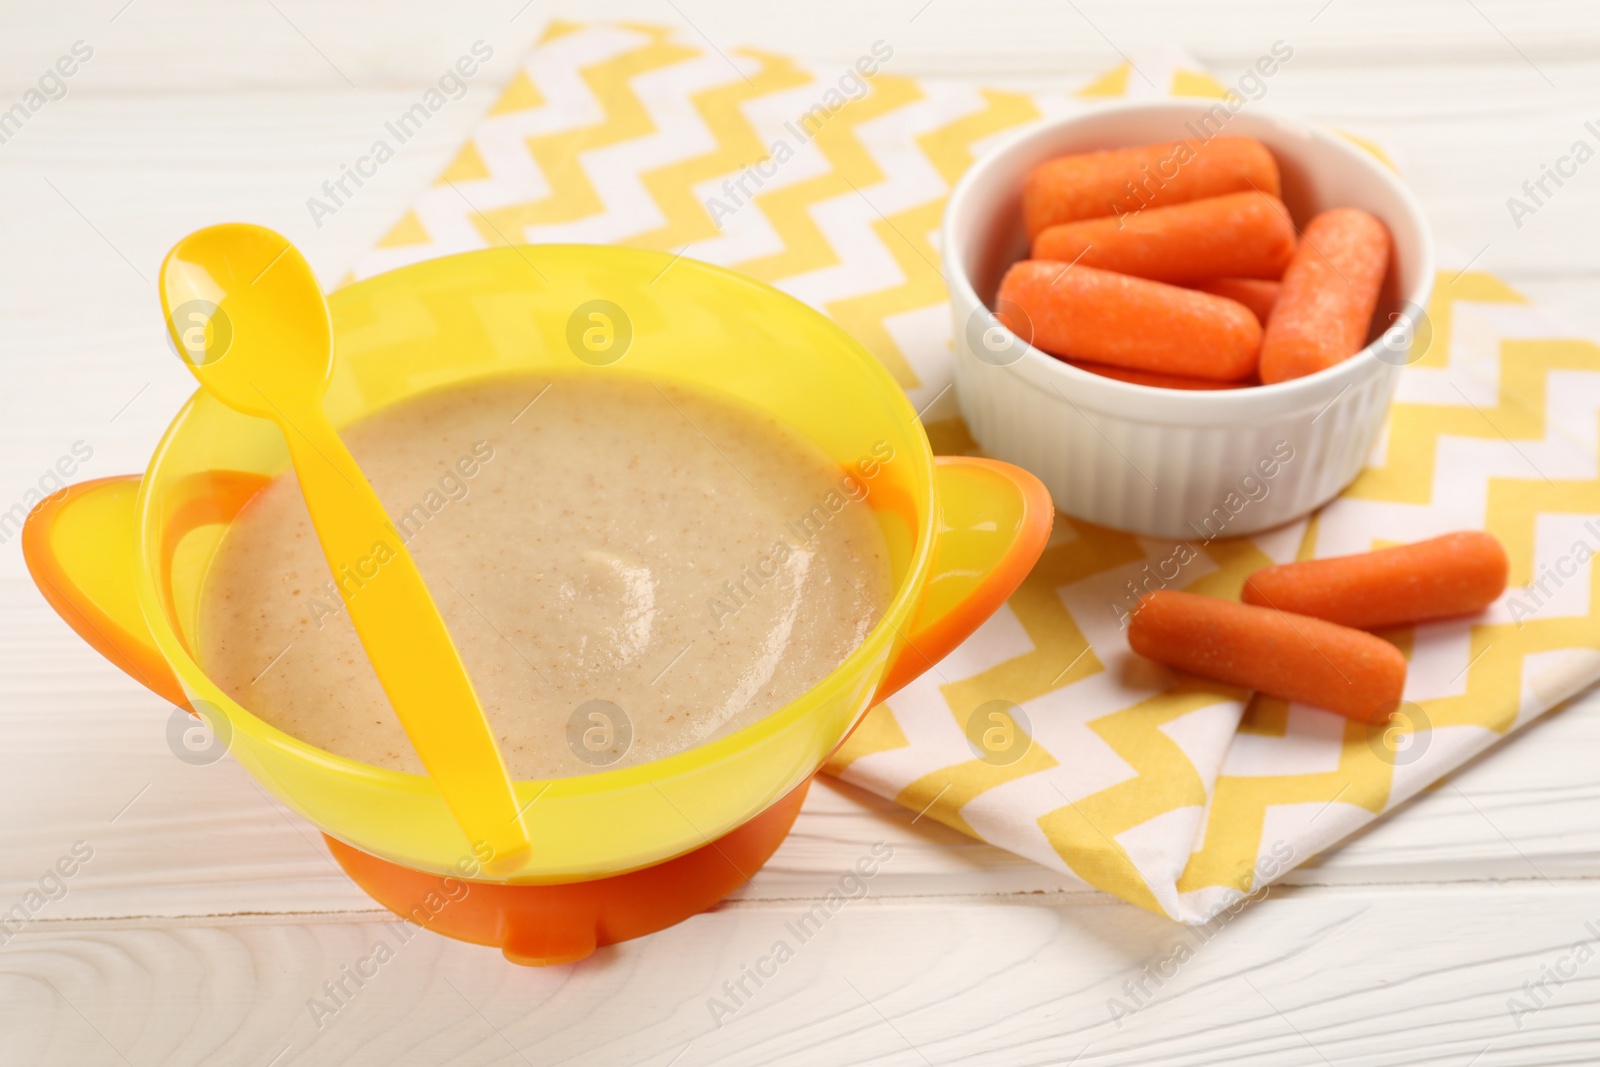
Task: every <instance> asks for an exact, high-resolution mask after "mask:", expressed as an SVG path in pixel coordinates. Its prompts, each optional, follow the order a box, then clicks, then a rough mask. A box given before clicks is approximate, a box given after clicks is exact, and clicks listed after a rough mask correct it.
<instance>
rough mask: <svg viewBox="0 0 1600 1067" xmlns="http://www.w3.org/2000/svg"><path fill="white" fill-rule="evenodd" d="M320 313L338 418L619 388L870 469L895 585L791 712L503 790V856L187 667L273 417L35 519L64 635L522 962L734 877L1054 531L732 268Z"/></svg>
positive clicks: (428, 289)
mask: <svg viewBox="0 0 1600 1067" xmlns="http://www.w3.org/2000/svg"><path fill="white" fill-rule="evenodd" d="M329 306H330V308H331V312H332V322H333V335H334V341H335V353H336V354H335V361H334V368H333V373H332V378H331V381H330V383H329V386H328V389H327V392H326V395H325V397H324V400H323V406H324V409H325V411H326V413H327V416H328V418H329V420H330V421H331V422H332V424H333V425H334V426H335V427H342V426H345V425H348V424H349V423H351V422H353V421H355V420H357V419H360V418H362V417H363V416H366V415H369V414H371V413H373V412H374V411H377V410H379V409H381V408H384V407H387V406H389V405H391V404H395V403H397V402H400V401H403V400H406V399H408V398H410V397H413V396H416V395H417V394H420V393H423V392H427V391H429V390H433V389H438V388H441V387H446V386H452V385H457V384H461V383H464V382H468V381H473V380H480V379H485V378H492V377H497V376H511V375H526V374H530V373H534V374H539V373H542V374H557V373H559V374H564V375H592V376H605V375H613V376H624V377H642V378H649V379H653V380H656V381H661V382H672V383H676V384H680V385H682V386H685V387H689V388H693V389H698V390H703V391H707V392H713V393H720V394H723V395H724V396H727V397H730V398H733V399H735V400H740V401H744V402H746V403H749V404H753V405H755V406H757V407H759V408H761V409H763V410H765V411H767V412H769V413H771V414H772V415H774V416H775V417H777V418H779V419H780V420H782V421H784V422H786V423H788V424H789V425H790V426H792V427H793V428H795V429H796V430H798V431H799V432H801V433H803V434H805V435H806V436H807V437H809V438H810V439H811V440H812V441H814V442H815V443H816V444H817V445H818V446H820V447H821V448H822V449H823V450H824V451H826V452H827V453H828V454H829V455H831V456H832V457H833V458H834V459H835V460H836V461H837V462H838V463H839V464H840V465H841V467H845V468H853V467H854V465H855V464H856V463H857V461H858V460H860V459H861V458H862V457H869V456H874V455H876V456H882V455H884V454H886V453H887V454H890V455H891V456H892V458H891V459H889V460H888V461H887V462H884V463H883V464H882V466H881V469H880V470H879V471H878V473H877V474H876V476H875V477H874V478H873V479H872V482H871V487H870V492H869V495H868V497H867V500H868V501H869V503H870V504H871V506H872V508H873V512H874V515H875V516H876V518H877V520H878V522H879V523H880V525H881V527H882V529H883V531H884V534H885V537H886V539H887V542H888V545H889V549H890V562H891V568H892V572H893V575H892V578H893V584H894V589H895V593H894V596H893V599H892V600H891V602H890V603H889V606H888V608H887V610H886V611H885V612H884V616H883V618H882V620H881V621H880V622H879V624H878V626H877V627H876V628H875V629H873V631H872V632H871V633H870V634H869V635H868V637H867V638H866V640H865V641H864V642H863V643H862V645H861V646H860V647H859V648H858V649H857V650H856V651H855V652H854V653H853V654H852V655H851V656H850V657H849V658H848V659H846V660H845V661H844V662H843V663H842V664H840V665H839V667H838V668H837V669H836V670H834V671H833V672H832V673H831V674H829V675H828V676H827V677H826V678H824V679H823V680H822V681H821V682H819V683H818V684H817V685H816V686H815V687H813V688H812V689H811V690H809V691H808V692H807V693H805V695H803V696H802V697H800V698H799V699H797V700H795V701H794V702H793V703H791V704H789V705H787V706H785V707H783V708H780V709H779V710H778V711H776V712H774V713H772V714H771V715H769V716H767V717H766V718H764V719H762V720H760V721H758V722H756V723H754V724H752V725H750V726H748V727H745V728H744V729H742V730H740V731H738V732H736V733H733V734H730V735H728V736H726V737H722V738H718V739H716V740H712V741H709V742H706V743H704V744H701V745H699V746H697V747H695V748H692V749H689V750H687V751H684V752H680V753H678V754H676V755H672V756H668V757H665V758H663V759H659V760H655V761H653V762H650V763H645V764H640V765H636V766H629V767H623V768H619V769H614V770H605V771H599V772H597V773H593V774H587V775H583V776H578V777H569V778H556V779H552V780H549V781H518V782H515V783H514V789H515V793H516V801H517V806H518V808H519V810H520V811H521V812H522V818H523V821H524V823H525V825H526V828H527V833H528V840H529V843H530V847H529V848H528V850H527V851H526V853H522V854H519V855H517V856H514V857H509V859H510V861H511V862H509V863H507V862H506V861H507V859H508V857H505V856H500V857H496V856H494V855H493V849H492V848H491V847H487V846H486V845H485V842H484V841H483V840H482V839H481V837H480V838H476V839H475V838H473V837H469V836H468V834H467V833H466V832H464V831H463V829H462V828H461V826H460V825H459V824H458V822H457V820H456V819H455V817H453V815H452V813H451V809H450V808H449V806H448V805H447V804H446V803H445V800H444V797H443V795H442V794H441V792H440V790H439V788H438V787H437V786H436V785H435V783H434V782H433V780H432V779H430V778H428V777H426V776H423V775H413V774H405V773H401V772H398V771H391V770H384V769H380V768H377V767H373V766H369V765H367V764H363V763H358V762H356V761H354V760H350V759H346V758H343V757H340V756H336V755H333V754H332V753H329V752H326V751H323V750H321V749H318V748H314V747H312V746H311V745H308V744H306V743H305V742H302V741H300V740H298V739H296V738H294V737H291V736H289V735H288V734H285V733H283V732H281V731H279V730H276V729H274V728H273V727H271V726H269V725H267V724H266V723H265V722H263V721H262V720H261V719H258V718H257V717H256V716H255V715H253V714H252V713H251V712H250V710H249V709H248V708H246V707H243V706H241V705H240V704H238V703H236V702H234V701H233V700H232V699H230V698H229V697H228V696H227V694H225V693H224V692H223V691H222V690H221V689H220V688H219V687H218V686H217V685H215V684H214V683H213V682H212V681H211V679H210V678H209V677H207V675H206V673H205V671H204V670H203V669H202V668H201V666H200V664H198V663H197V662H196V660H195V649H196V648H197V641H196V621H197V617H198V610H197V609H198V605H199V602H200V593H201V588H202V585H203V583H204V579H205V575H206V572H207V568H208V567H209V565H210V563H211V560H212V558H213V556H214V554H215V551H216V548H217V545H218V544H219V542H220V541H221V538H222V534H223V532H224V531H225V530H226V528H227V524H228V523H229V522H230V521H231V520H232V519H233V517H234V516H235V515H237V514H238V512H239V511H240V510H241V509H242V508H243V507H244V506H245V505H246V504H247V503H248V502H249V500H250V498H251V497H252V496H253V495H254V494H255V493H256V492H257V491H258V490H259V489H260V488H261V487H262V486H263V485H265V484H266V483H267V481H268V480H270V479H271V478H272V477H273V476H274V475H277V474H279V473H280V472H282V471H283V470H284V469H285V468H286V467H287V465H288V463H289V456H288V453H287V451H286V447H285V444H284V438H283V436H282V435H281V434H280V433H279V432H278V430H277V429H276V428H275V427H274V426H273V425H272V424H271V423H270V422H268V421H266V420H264V419H261V418H254V417H251V416H248V415H244V414H240V413H239V412H237V411H234V410H231V409H229V408H227V407H224V406H223V405H222V404H220V403H218V402H217V401H216V400H214V399H212V398H211V397H210V396H208V395H206V394H204V393H197V394H195V395H194V396H193V397H191V398H190V400H189V401H188V402H187V403H186V404H185V405H184V407H183V409H182V410H181V411H179V413H178V415H177V417H176V418H175V419H174V420H173V422H172V425H171V426H170V427H169V428H168V430H167V433H166V435H165V437H164V438H163V439H162V441H161V444H160V446H159V447H158V448H157V449H156V453H155V455H154V457H152V459H151V461H150V465H149V468H148V469H147V470H146V471H145V473H144V474H143V476H137V475H135V476H128V477H124V478H110V479H101V480H99V481H97V482H89V483H83V484H80V485H76V486H72V487H70V488H68V489H66V490H64V491H62V492H61V493H59V494H57V495H55V496H54V497H52V498H50V499H49V500H46V501H45V502H43V503H41V504H40V505H39V506H38V507H37V508H36V509H35V510H34V512H33V514H32V515H31V516H30V517H29V520H28V524H27V527H26V528H25V530H24V536H23V549H24V553H25V555H26V557H27V561H28V566H29V569H30V571H31V572H32V574H33V576H34V579H35V581H36V582H37V584H38V586H39V588H40V590H41V591H42V592H43V593H44V595H45V597H46V598H47V599H48V600H49V602H50V603H51V604H52V606H54V607H55V608H56V610H57V611H58V612H59V613H60V614H61V615H62V617H63V618H65V619H66V620H67V621H68V623H70V624H71V625H72V627H73V628H74V629H75V630H76V631H77V632H78V633H79V634H80V635H81V636H82V637H83V638H84V639H85V640H87V641H88V642H89V643H90V644H91V645H93V646H94V647H95V648H96V649H98V650H99V651H100V652H101V653H103V654H104V655H105V656H106V657H107V658H109V659H110V660H111V661H112V662H114V663H116V664H117V665H118V666H119V667H121V668H123V669H124V670H125V671H127V672H128V673H129V674H131V675H132V676H133V677H134V678H136V679H138V680H139V681H141V682H143V683H144V684H145V685H146V686H148V687H149V688H151V689H152V690H154V691H155V692H157V693H159V694H160V695H162V696H164V697H166V698H167V699H168V700H171V701H172V702H174V703H176V704H180V705H182V706H185V707H187V708H189V709H190V710H192V711H196V712H198V713H200V714H201V715H202V717H204V718H206V719H207V720H208V721H209V722H210V724H211V726H212V728H213V729H214V730H215V731H216V732H217V734H218V736H219V737H224V738H226V739H227V740H228V743H229V746H230V751H231V752H232V753H233V755H234V756H235V757H236V758H237V759H238V760H239V761H240V763H242V764H243V765H244V766H245V768H246V769H248V770H249V771H250V773H251V774H253V775H254V776H255V777H256V778H257V779H258V780H259V781H260V782H261V783H262V784H263V785H264V786H265V787H266V788H267V789H269V790H271V791H272V793H273V794H274V795H275V796H277V797H279V798H280V799H281V800H283V801H284V803H286V804H288V805H290V806H291V807H293V808H294V809H295V810H296V811H297V812H299V813H300V814H301V815H303V816H304V817H305V818H307V819H309V820H311V821H312V822H313V823H315V824H316V825H317V826H318V827H320V828H321V829H322V830H323V832H324V833H325V834H326V835H327V837H328V839H329V846H330V848H331V849H332V851H333V853H334V855H335V857H336V858H337V859H338V860H339V862H340V863H341V864H342V865H343V866H344V868H345V869H346V871H348V872H349V873H350V874H351V876H352V877H353V878H355V880H356V881H357V882H358V883H359V884H361V885H362V886H363V888H365V889H367V891H368V892H370V893H371V894H372V895H373V896H374V897H376V898H377V899H378V900H379V901H380V902H381V903H383V904H384V905H385V906H387V907H389V908H391V909H393V910H394V911H396V912H397V913H399V914H401V915H404V916H406V917H408V918H411V919H413V920H414V921H416V922H419V923H421V924H422V925H425V926H427V927H429V928H430V929H434V930H437V931H439V932H441V933H444V934H447V935H449V936H453V937H458V938H462V939H464V940H469V941H475V942H479V943H483V944H493V945H497V946H499V947H500V948H501V949H502V950H503V951H504V952H505V954H506V955H507V957H509V958H511V959H513V960H516V961H518V962H525V963H552V962H562V961H567V960H572V959H577V958H581V957H582V956H584V955H587V954H588V953H589V952H591V951H593V949H594V947H595V946H596V945H601V944H608V943H611V942H615V941H620V940H623V939H626V938H630V937H637V936H640V935H642V934H644V933H648V932H651V931H652V930H656V929H660V928H662V927H664V926H667V925H670V924H671V923H674V922H677V921H679V920H681V919H683V918H686V917H687V916H689V915H692V914H694V913H696V912H698V911H701V910H703V909H705V908H707V907H710V906H711V905H712V904H714V903H715V902H716V901H717V900H719V899H721V897H722V896H724V895H726V894H727V893H728V892H730V891H732V890H733V889H735V888H737V887H738V885H740V884H741V883H742V882H744V881H746V880H748V878H749V877H750V875H751V874H752V873H753V872H754V871H755V870H756V869H757V868H758V867H759V866H760V865H761V864H762V863H763V862H765V860H766V859H767V857H768V856H769V855H770V854H771V853H772V851H773V850H774V849H775V848H776V847H777V845H778V843H779V842H780V841H781V840H782V838H783V836H784V834H786V833H787V831H788V828H789V825H790V823H791V822H792V821H793V818H794V814H795V812H796V810H797V809H798V806H799V803H800V800H801V799H802V798H803V796H804V792H805V786H806V784H807V783H808V782H809V781H810V778H811V776H812V775H813V774H815V773H816V771H817V769H818V768H819V767H821V766H822V764H823V762H824V761H825V760H826V759H827V758H828V756H829V755H830V754H831V753H832V752H833V751H834V750H835V749H836V748H837V747H838V746H839V744H840V743H841V742H842V741H843V740H844V738H845V737H846V735H847V734H848V733H849V732H850V730H851V729H852V728H853V727H854V726H855V724H856V723H857V722H858V721H859V720H860V718H861V717H862V715H863V714H865V712H866V711H867V710H868V709H869V708H870V707H871V706H872V705H873V704H874V703H876V702H878V701H880V700H882V699H883V698H884V697H886V696H888V695H889V694H890V693H892V692H894V691H895V690H896V689H898V688H900V687H901V686H903V685H904V684H905V683H906V682H908V681H910V680H911V679H912V678H914V677H916V676H917V675H918V674H920V673H921V672H922V671H924V670H926V669H928V668H929V667H931V666H932V665H933V664H934V663H935V662H937V661H938V660H939V659H940V658H942V657H943V656H944V655H945V654H946V653H947V652H949V651H950V650H951V649H952V648H954V647H955V646H956V645H957V644H958V643H960V641H961V640H963V639H964V638H965V637H966V636H967V635H968V634H970V633H971V632H972V631H973V630H974V629H976V628H977V626H978V625H979V624H981V623H982V622H983V621H984V620H985V619H986V618H988V617H989V615H990V614H992V613H993V612H994V611H995V610H996V609H997V608H999V606H1000V605H1001V604H1002V603H1003V602H1004V601H1005V599H1006V597H1008V596H1009V595H1010V594H1011V592H1012V591H1013V590H1014V589H1015V588H1016V586H1017V585H1018V584H1019V583H1020V582H1021V581H1022V579H1023V578H1024V577H1025V576H1026V574H1027V572H1028V571H1029V570H1030V569H1031V568H1032V566H1033V564H1034V562H1035V561H1036V560H1037V558H1038V556H1039V553H1040V552H1041V551H1042V550H1043V548H1044V544H1045V540H1046V538H1047V537H1048V534H1049V529H1050V523H1051V519H1052V517H1053V514H1054V512H1053V509H1052V507H1051V505H1050V499H1049V496H1048V494H1047V493H1046V492H1045V490H1044V487H1043V486H1042V485H1041V484H1040V483H1039V481H1038V480H1037V479H1035V478H1034V477H1033V476H1032V475H1030V474H1028V473H1027V472H1025V471H1022V470H1020V469H1019V468H1016V467H1012V466H1010V465H1008V464H1004V463H999V462H995V461H992V460H983V459H971V458H952V457H940V458H936V457H934V456H933V455H932V452H931V450H930V448H929V446H928V440H927V437H926V435H925V434H924V433H923V431H922V427H921V424H920V423H919V421H918V419H917V415H916V412H915V411H914V410H913V409H912V407H911V405H910V404H909V403H908V402H907V400H906V397H905V395H904V393H902V392H901V390H900V388H899V387H898V386H897V385H896V384H895V382H894V380H893V379H892V378H891V377H890V376H889V375H888V374H887V373H886V372H885V371H884V369H883V367H882V366H881V365H880V364H879V363H878V361H877V360H876V359H874V358H873V357H872V356H871V354H870V353H868V352H867V351H866V350H865V349H863V348H862V347H861V346H860V345H859V344H857V343H856V342H855V341H854V340H852V339H851V338H850V337H849V336H848V335H847V334H846V333H845V332H844V331H843V330H841V329H840V328H839V327H838V326H836V325H835V324H834V323H833V322H832V321H830V320H829V319H827V318H826V317H824V316H823V315H821V314H819V313H818V312H816V311H814V310H812V309H811V308H810V307H807V306H806V305H804V304H802V303H800V302H799V301H797V300H794V299H792V298H790V297H788V296H786V295H785V294H783V293H781V292H778V291H777V290H775V289H773V288H771V287H768V286H765V285H762V284H760V283H758V282H755V281H752V280H750V279H748V278H745V277H742V276H740V275H737V274H734V273H732V272H730V271H726V270H722V269H720V268H717V267H712V266H709V265H707V264H703V263H698V262H695V261H693V260H689V259H683V258H679V259H674V258H673V257H671V256H668V255H664V254H661V253H655V252H647V251H641V250H634V249H622V248H606V247H595V246H581V245H547V246H531V247H517V248H500V249H492V250H488V251H481V252H471V253H466V254H463V255H458V256H451V257H447V258H443V259H436V260H431V261H428V262H425V263H421V264H418V265H415V266H411V267H405V268H402V269H400V270H396V271H393V272H391V273H388V274H384V275H381V276H378V277H375V278H372V279H369V280H367V281H364V282H359V283H357V284H354V285H351V286H349V287H347V288H345V289H342V290H340V291H338V292H336V293H334V294H332V295H331V296H330V297H329ZM221 358H222V359H226V358H227V357H226V355H223V356H222V357H221ZM491 871H492V874H493V877H492V878H491V877H489V874H490V872H491Z"/></svg>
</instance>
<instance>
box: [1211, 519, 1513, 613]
mask: <svg viewBox="0 0 1600 1067" xmlns="http://www.w3.org/2000/svg"><path fill="white" fill-rule="evenodd" d="M1509 569H1510V563H1509V561H1508V560H1507V559H1506V550H1505V548H1504V547H1503V546H1502V545H1501V544H1500V542H1499V540H1498V539H1496V538H1495V537H1494V535H1493V534H1487V533H1483V532H1482V531H1479V530H1468V531H1465V532H1462V533H1452V534H1445V535H1444V536H1443V537H1435V538H1433V539H1432V540H1429V541H1418V542H1417V543H1416V544H1412V545H1397V546H1396V547H1394V548H1380V549H1378V550H1377V551H1376V552H1362V553H1359V554H1357V555H1353V556H1334V557H1331V558H1329V559H1311V560H1304V561H1302V562H1300V563H1285V564H1282V565H1281V566H1277V567H1267V568H1264V569H1263V570H1259V571H1256V572H1255V573H1254V574H1252V575H1251V576H1250V577H1249V578H1248V579H1246V580H1245V583H1244V594H1243V596H1244V602H1245V603H1246V604H1260V605H1263V606H1265V607H1273V608H1278V609H1280V610H1282V611H1292V612H1297V613H1298V614H1301V615H1315V616H1316V617H1317V618H1319V619H1327V620H1328V621H1329V622H1337V623H1340V624H1342V625H1345V626H1354V627H1357V628H1359V629H1363V630H1372V629H1377V628H1379V627H1383V626H1403V625H1405V624H1407V623H1413V622H1425V621H1427V620H1428V619H1447V618H1449V617H1451V616H1453V615H1473V614H1476V613H1477V612H1480V611H1482V610H1483V609H1484V608H1486V607H1488V606H1489V605H1490V604H1491V603H1493V601H1494V600H1495V598H1496V597H1498V596H1499V595H1500V594H1501V593H1503V592H1505V588H1506V574H1507V571H1508V570H1509Z"/></svg>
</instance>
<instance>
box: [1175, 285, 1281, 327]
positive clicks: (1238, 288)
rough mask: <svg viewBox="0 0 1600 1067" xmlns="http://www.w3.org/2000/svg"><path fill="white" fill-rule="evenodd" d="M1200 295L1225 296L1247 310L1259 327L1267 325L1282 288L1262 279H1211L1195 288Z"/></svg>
mask: <svg viewBox="0 0 1600 1067" xmlns="http://www.w3.org/2000/svg"><path fill="white" fill-rule="evenodd" d="M1195 288H1196V289H1198V290H1200V291H1201V292H1202V293H1210V294H1211V295H1212V296H1225V297H1227V298H1228V299H1229V300H1237V301H1239V303H1241V304H1243V305H1244V306H1245V307H1247V308H1249V309H1250V310H1251V311H1252V312H1253V313H1254V314H1255V317H1256V319H1257V321H1259V322H1260V323H1261V325H1263V326H1265V325H1266V324H1267V316H1269V315H1271V314H1272V305H1274V304H1276V303H1277V302H1278V292H1279V290H1281V289H1282V288H1283V286H1282V285H1280V284H1279V283H1278V282H1269V281H1266V280H1265V279H1262V278H1212V279H1211V280H1210V281H1204V282H1200V283H1199V284H1198V285H1196V286H1195Z"/></svg>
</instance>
